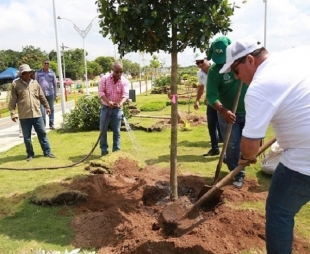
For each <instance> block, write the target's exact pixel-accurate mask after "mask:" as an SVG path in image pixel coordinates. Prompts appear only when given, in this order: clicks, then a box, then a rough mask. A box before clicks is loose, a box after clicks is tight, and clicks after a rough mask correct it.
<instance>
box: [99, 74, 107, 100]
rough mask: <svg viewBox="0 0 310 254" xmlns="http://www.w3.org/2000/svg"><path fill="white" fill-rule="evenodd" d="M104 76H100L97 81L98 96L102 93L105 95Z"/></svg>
mask: <svg viewBox="0 0 310 254" xmlns="http://www.w3.org/2000/svg"><path fill="white" fill-rule="evenodd" d="M106 79H107V78H106V77H105V76H104V77H102V79H101V80H100V83H99V88H98V95H99V98H101V97H102V96H103V95H105V85H106Z"/></svg>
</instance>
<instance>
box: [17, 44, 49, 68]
mask: <svg viewBox="0 0 310 254" xmlns="http://www.w3.org/2000/svg"><path fill="white" fill-rule="evenodd" d="M45 58H48V54H47V53H46V52H45V51H42V50H41V49H40V48H35V47H34V46H26V47H23V50H22V52H21V54H20V59H19V60H18V66H19V65H21V64H25V63H26V64H29V66H30V67H31V68H32V69H35V70H38V69H41V68H42V61H43V60H44V59H45Z"/></svg>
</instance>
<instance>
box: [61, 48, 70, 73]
mask: <svg viewBox="0 0 310 254" xmlns="http://www.w3.org/2000/svg"><path fill="white" fill-rule="evenodd" d="M60 47H61V52H62V59H63V68H64V73H63V75H64V79H65V78H66V64H65V48H69V47H67V46H65V45H64V44H63V43H62V44H61V46H60Z"/></svg>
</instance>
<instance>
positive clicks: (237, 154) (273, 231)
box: [195, 36, 310, 254]
mask: <svg viewBox="0 0 310 254" xmlns="http://www.w3.org/2000/svg"><path fill="white" fill-rule="evenodd" d="M309 58H310V47H309V46H301V47H296V48H292V49H288V50H284V51H282V52H277V53H273V54H269V52H268V51H267V49H266V48H264V46H263V45H261V44H260V43H259V42H258V41H256V40H254V39H251V38H245V39H241V40H237V41H235V42H231V41H230V40H229V38H227V37H225V36H222V37H219V38H217V39H215V40H214V41H213V42H212V44H211V47H210V50H209V52H208V56H207V57H206V56H205V55H201V54H197V55H196V57H195V61H196V64H197V66H198V67H199V68H200V71H199V72H198V78H199V75H200V73H201V71H203V72H205V75H207V78H206V77H204V79H203V80H204V81H206V82H204V83H203V82H200V84H201V86H202V87H201V88H199V89H198V93H197V98H196V104H195V108H198V106H199V99H200V98H201V96H202V92H203V89H204V86H205V87H206V88H207V89H206V90H207V95H206V98H207V103H208V107H207V118H208V128H209V133H210V138H211V143H212V148H211V150H210V151H211V152H210V151H209V153H208V154H206V155H208V156H213V155H217V154H218V150H217V149H218V143H217V142H218V139H217V138H212V137H217V135H218V131H220V132H221V134H222V136H223V138H224V139H225V135H226V129H227V126H228V125H229V124H232V132H231V136H230V138H229V139H228V146H227V151H226V158H225V160H224V162H225V163H226V164H227V166H228V169H229V170H233V169H234V168H235V167H237V165H238V164H242V165H249V164H250V163H255V162H256V154H257V153H258V150H259V147H260V144H261V141H262V139H263V138H264V137H265V135H266V132H267V129H268V127H269V124H271V126H272V128H273V131H274V133H275V136H276V138H277V141H278V143H279V145H280V147H281V148H283V149H284V153H283V155H282V157H281V158H280V163H279V164H278V166H277V168H276V170H275V171H274V173H273V176H272V180H271V184H270V188H269V192H268V197H267V200H266V249H267V253H268V254H291V253H292V244H293V232H294V218H295V215H296V214H297V213H298V212H299V211H300V209H301V208H302V207H303V206H304V205H306V204H307V203H308V202H309V200H310V156H309V154H310V136H309V135H308V132H309V127H310V117H309V115H310V73H309V70H308V69H309V68H308V61H309ZM211 59H212V61H213V64H212V65H211V64H210V63H209V62H208V60H211ZM292 62H294V63H298V66H292V65H291V63H292ZM241 82H242V83H241ZM239 85H242V90H241V94H240V98H239V102H238V105H237V110H236V112H235V113H234V112H232V108H233V104H234V103H233V102H234V98H235V97H236V95H237V87H238V86H239ZM201 90H202V92H201ZM210 107H212V108H213V109H214V111H213V114H214V115H213V117H210V112H212V110H211V111H210V110H209V108H210ZM216 117H217V119H216ZM217 126H219V129H218V128H217ZM244 176H245V172H244V171H243V172H240V174H238V175H237V176H236V177H235V179H234V182H233V185H234V186H235V187H237V188H241V187H242V184H243V181H244Z"/></svg>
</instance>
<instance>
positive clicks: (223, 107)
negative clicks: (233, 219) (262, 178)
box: [207, 36, 248, 188]
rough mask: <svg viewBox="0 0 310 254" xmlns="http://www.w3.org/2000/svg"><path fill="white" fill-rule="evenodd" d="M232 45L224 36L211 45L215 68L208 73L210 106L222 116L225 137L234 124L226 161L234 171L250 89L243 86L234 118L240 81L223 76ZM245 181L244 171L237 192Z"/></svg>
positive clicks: (225, 74)
mask: <svg viewBox="0 0 310 254" xmlns="http://www.w3.org/2000/svg"><path fill="white" fill-rule="evenodd" d="M230 43H231V41H230V39H229V38H227V37H226V36H221V37H219V38H217V39H215V40H214V41H213V42H212V44H211V47H210V50H209V52H208V57H207V58H208V60H211V59H212V61H213V62H214V64H213V65H212V66H211V68H210V69H209V72H208V80H207V91H208V94H207V98H208V102H209V104H210V105H212V107H213V108H214V109H215V110H217V112H218V120H219V124H220V130H221V133H222V135H223V136H225V135H226V130H227V127H228V124H229V123H231V124H233V125H232V130H231V135H230V139H229V142H228V145H227V150H226V156H225V159H224V162H225V163H226V164H227V166H228V169H229V170H230V171H232V170H233V169H235V168H236V167H237V166H238V160H239V157H240V139H241V134H242V129H243V127H244V124H245V108H244V95H245V93H246V90H247V87H248V86H247V85H246V84H243V86H242V91H241V95H240V98H239V103H238V106H237V110H236V114H234V113H233V112H232V110H233V105H234V101H235V97H236V94H237V91H238V87H239V84H240V81H239V80H238V79H235V76H234V73H233V72H232V71H231V72H229V73H224V74H220V73H219V71H220V69H221V68H222V67H223V65H224V64H225V61H226V48H227V46H228V45H229V44H230ZM244 177H245V171H244V170H243V171H241V172H240V173H239V174H238V175H236V177H235V179H234V182H233V185H234V186H235V187H236V188H241V187H242V185H243V180H244Z"/></svg>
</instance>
